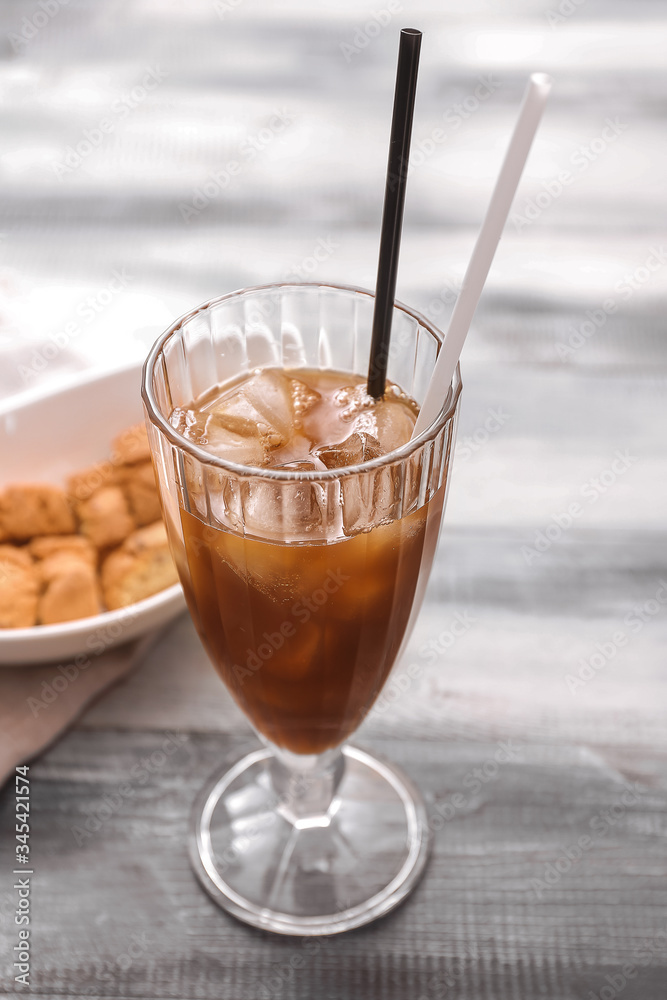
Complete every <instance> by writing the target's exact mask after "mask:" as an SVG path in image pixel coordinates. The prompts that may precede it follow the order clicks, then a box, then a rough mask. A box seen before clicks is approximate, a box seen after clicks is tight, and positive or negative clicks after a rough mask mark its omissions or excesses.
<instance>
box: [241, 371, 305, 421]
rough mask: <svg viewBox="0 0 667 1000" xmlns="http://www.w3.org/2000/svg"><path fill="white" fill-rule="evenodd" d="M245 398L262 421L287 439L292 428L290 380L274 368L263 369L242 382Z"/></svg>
mask: <svg viewBox="0 0 667 1000" xmlns="http://www.w3.org/2000/svg"><path fill="white" fill-rule="evenodd" d="M241 388H242V391H243V394H244V396H245V398H246V399H247V400H248V401H249V402H250V403H251V404H252V406H253V407H254V408H255V410H257V411H258V413H260V414H261V416H262V418H263V419H264V421H265V422H266V423H267V424H268V425H269V426H271V427H272V428H274V429H275V430H276V431H277V432H278V433H279V434H280V435H281V437H283V438H288V437H289V436H290V435H291V433H292V431H293V426H294V415H293V413H292V393H291V389H290V379H289V378H288V377H287V376H286V375H285V374H284V373H283V372H281V371H278V370H277V369H275V368H264V369H260V370H259V371H257V372H255V374H254V375H253V376H252V377H251V378H249V379H248V381H247V382H244V383H243V385H242V387H241Z"/></svg>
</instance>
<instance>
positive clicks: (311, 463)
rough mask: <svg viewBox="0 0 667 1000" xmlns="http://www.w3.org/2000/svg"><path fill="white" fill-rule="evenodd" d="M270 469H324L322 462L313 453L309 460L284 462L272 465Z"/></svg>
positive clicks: (319, 470) (318, 470)
mask: <svg viewBox="0 0 667 1000" xmlns="http://www.w3.org/2000/svg"><path fill="white" fill-rule="evenodd" d="M271 468H272V469H287V470H288V471H291V472H322V471H323V470H324V469H326V465H325V464H324V462H321V461H320V459H318V458H316V457H315V456H314V455H313V456H312V459H311V460H303V461H300V462H285V464H284V465H272V466H271Z"/></svg>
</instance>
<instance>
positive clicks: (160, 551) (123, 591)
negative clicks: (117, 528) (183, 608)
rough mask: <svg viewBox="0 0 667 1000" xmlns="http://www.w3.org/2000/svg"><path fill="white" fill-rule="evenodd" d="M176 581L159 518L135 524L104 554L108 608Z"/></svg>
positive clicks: (139, 598) (168, 585)
mask: <svg viewBox="0 0 667 1000" xmlns="http://www.w3.org/2000/svg"><path fill="white" fill-rule="evenodd" d="M177 582H178V574H177V572H176V567H175V566H174V563H173V562H172V558H171V555H170V554H169V544H168V542H167V532H166V530H165V527H164V524H163V523H162V521H156V522H155V524H149V525H148V526H147V527H145V528H139V530H138V531H135V532H133V533H132V534H131V535H130V537H129V538H127V539H126V540H125V542H124V543H123V544H122V545H121V546H120V548H119V549H116V551H115V552H112V553H111V554H110V555H109V556H107V558H106V560H105V561H104V564H103V566H102V590H103V592H104V601H105V603H106V606H107V607H108V608H109V610H110V611H113V610H115V609H116V608H124V607H126V606H127V605H128V604H134V602H135V601H141V600H143V598H144V597H150V595H151V594H157V592H158V591H160V590H164V588H165V587H170V586H171V585H172V583H177Z"/></svg>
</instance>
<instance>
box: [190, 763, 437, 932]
mask: <svg viewBox="0 0 667 1000" xmlns="http://www.w3.org/2000/svg"><path fill="white" fill-rule="evenodd" d="M342 756H343V759H344V768H343V769H342V777H341V778H340V781H339V783H338V784H337V789H336V791H335V794H334V796H333V798H332V799H331V802H330V804H329V807H328V809H326V811H325V812H323V813H320V814H316V815H312V816H307V817H305V818H298V816H295V815H294V812H293V811H292V810H291V809H290V808H289V802H288V801H286V797H285V796H284V795H283V796H279V795H278V794H277V793H276V790H275V783H274V782H273V781H272V765H273V764H274V763H275V761H274V757H273V754H272V753H271V751H270V750H268V749H262V750H257V751H255V752H254V753H251V754H248V756H247V757H244V758H243V760H241V761H239V763H238V764H236V765H235V766H234V767H232V768H231V770H229V771H227V772H225V773H224V774H222V775H220V774H218V775H216V776H215V777H214V778H213V779H212V780H211V781H210V782H209V783H208V784H207V785H206V787H205V788H204V789H203V791H202V792H201V794H200V796H199V798H198V800H197V802H196V803H195V809H194V813H193V824H192V835H191V837H190V855H191V858H192V864H193V866H194V869H195V872H196V874H197V877H198V878H199V881H200V882H201V884H202V885H203V887H204V888H205V889H206V891H207V892H208V893H209V895H210V896H211V897H212V898H213V899H214V900H215V902H216V903H217V904H218V905H219V906H222V907H223V908H224V909H225V910H228V911H229V912H230V913H232V914H233V915H234V916H235V917H238V918H239V920H244V921H245V922H246V923H248V924H252V925H253V926H255V927H261V928H262V929H264V930H270V931H275V932H277V933H279V934H295V935H317V934H336V933H339V932H340V931H346V930H349V929H351V928H352V927H360V926H361V925H362V924H366V923H369V922H370V921H371V920H375V919H376V918H377V917H379V916H382V914H384V913H387V912H388V911H389V910H391V909H393V908H394V907H395V906H397V905H398V904H399V903H400V902H401V901H402V900H403V899H405V897H406V896H407V895H408V893H409V892H410V891H411V890H412V889H413V888H414V887H415V885H416V883H417V882H418V880H419V878H420V876H421V875H422V873H423V871H424V867H425V865H426V861H427V858H428V854H429V849H430V832H429V828H428V822H427V816H426V809H425V806H424V802H423V799H422V797H421V795H420V793H419V791H418V790H417V789H416V788H415V786H414V785H413V784H412V782H411V781H410V780H409V779H408V778H407V777H406V776H405V775H404V774H403V773H402V772H401V771H400V770H399V769H398V768H397V767H395V766H394V765H393V764H387V763H385V762H384V761H380V760H377V759H376V758H375V757H373V756H371V755H370V754H369V753H366V752H365V751H363V750H359V749H358V748H356V747H352V746H345V747H343V749H342Z"/></svg>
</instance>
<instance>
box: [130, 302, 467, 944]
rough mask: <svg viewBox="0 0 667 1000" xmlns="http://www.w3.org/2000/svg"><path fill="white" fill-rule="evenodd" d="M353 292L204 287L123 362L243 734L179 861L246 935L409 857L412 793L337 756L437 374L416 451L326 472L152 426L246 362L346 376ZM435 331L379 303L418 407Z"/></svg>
mask: <svg viewBox="0 0 667 1000" xmlns="http://www.w3.org/2000/svg"><path fill="white" fill-rule="evenodd" d="M373 302H374V299H373V295H372V293H370V292H367V291H364V290H363V289H359V288H353V287H348V286H333V285H319V284H279V285H267V286H263V287H257V288H248V289H244V290H242V291H239V292H233V293H231V294H230V295H225V296H222V297H220V298H218V299H214V300H212V301H211V302H208V303H206V304H204V305H203V306H201V307H199V308H198V309H195V310H193V311H192V312H190V313H188V314H187V315H186V316H184V317H182V318H181V319H180V320H178V321H177V322H176V323H174V324H173V326H171V327H170V328H169V329H168V330H167V331H166V332H165V333H164V334H163V335H162V337H160V339H159V340H158V341H157V343H156V344H155V345H154V347H153V349H152V351H151V353H150V355H149V357H148V359H147V361H146V365H145V367H144V375H143V386H142V396H143V400H144V405H145V410H146V416H147V424H148V432H149V438H150V444H151V452H152V455H153V461H154V465H155V469H156V473H157V476H158V480H159V484H160V494H161V498H162V505H163V510H164V516H165V521H166V524H167V531H168V534H169V540H170V544H171V548H172V553H173V556H174V559H175V561H176V565H177V567H178V570H179V573H180V577H181V581H182V583H183V588H184V590H185V594H186V597H187V601H188V606H189V609H190V612H191V614H192V618H193V620H194V623H195V626H196V628H197V631H198V633H199V636H200V638H201V640H202V642H203V644H204V646H205V648H206V650H207V652H208V654H209V656H210V657H211V660H212V661H213V664H214V666H215V667H216V669H217V670H218V672H219V673H220V675H221V677H222V679H223V681H224V682H225V684H226V685H227V687H228V689H229V691H230V692H231V694H232V696H233V697H234V699H235V700H236V702H237V704H238V705H239V706H240V707H241V709H242V710H243V711H244V712H245V714H246V716H247V717H248V719H249V720H250V722H251V723H252V725H253V726H254V728H255V730H256V731H257V733H258V734H259V735H260V737H261V738H262V740H263V742H264V747H263V748H262V749H259V750H256V751H255V752H253V753H251V754H249V755H248V756H246V757H245V758H244V759H243V760H241V761H240V762H239V763H238V764H236V765H235V766H234V767H233V768H232V769H231V770H229V771H226V772H224V773H218V774H216V775H215V776H214V777H213V778H212V779H211V780H210V781H209V783H208V784H207V785H206V787H205V788H204V790H203V792H202V794H201V796H200V798H199V800H198V802H197V804H196V806H195V811H194V817H193V830H192V837H191V856H192V861H193V865H194V868H195V871H196V873H197V875H198V877H199V879H200V881H201V882H202V884H203V886H204V888H205V889H206V890H207V891H208V892H209V893H210V895H211V896H212V897H213V899H215V900H216V902H218V903H219V905H221V906H223V907H224V908H225V909H227V910H229V911H230V912H231V913H233V914H234V915H235V916H237V917H239V918H240V919H242V920H245V921H246V922H248V923H250V924H254V925H255V926H258V927H262V928H265V929H268V930H273V931H278V932H281V933H285V934H299V935H305V934H331V933H335V932H337V931H343V930H347V929H348V928H351V927H357V926H359V925H361V924H364V923H366V922H368V921H370V920H373V919H375V918H376V917H378V916H380V915H381V914H383V913H386V912H387V911H388V910H390V909H391V908H393V907H394V906H396V905H397V904H398V903H399V902H400V901H401V900H402V899H404V898H405V896H406V895H407V894H408V892H410V890H411V889H412V888H413V887H414V885H415V884H416V882H417V880H418V878H419V876H420V875H421V873H422V872H423V869H424V865H425V863H426V860H427V857H428V850H429V830H428V823H427V818H426V812H425V808H424V804H423V800H422V798H421V795H420V793H419V792H418V790H417V789H416V788H415V787H414V785H413V784H412V783H411V781H410V780H409V779H408V778H407V777H406V775H404V774H403V773H402V772H401V771H400V770H399V769H398V768H397V767H396V766H395V765H393V764H390V763H388V762H387V761H384V760H380V759H378V758H376V757H374V756H372V755H371V754H369V753H368V752H367V751H365V750H361V749H359V748H358V747H354V746H351V745H349V744H346V743H345V740H346V739H347V738H348V737H349V736H350V735H351V734H352V733H353V732H354V731H355V730H356V729H357V727H358V726H359V724H360V723H361V721H362V720H363V718H364V717H365V715H366V714H367V713H368V711H369V710H370V708H371V706H372V705H373V702H374V701H375V699H376V698H377V696H378V694H379V693H380V690H381V688H382V686H383V684H384V682H385V680H386V679H387V676H388V674H389V672H390V670H391V668H392V666H393V665H394V662H395V661H396V659H397V657H398V655H399V653H400V649H401V647H402V645H403V643H404V642H405V641H406V639H407V637H408V635H409V633H410V629H411V627H412V625H413V623H414V620H415V617H416V615H417V613H418V611H419V606H420V604H421V599H422V597H423V593H424V589H425V587H426V583H427V579H428V574H429V571H430V568H431V563H432V561H433V555H434V552H435V547H436V543H437V538H438V531H439V527H440V522H441V519H442V513H443V509H444V505H445V500H446V495H447V487H448V478H449V476H448V474H449V467H450V458H451V453H452V448H453V443H454V436H455V432H456V420H457V413H458V403H459V397H460V393H461V381H460V375H459V373H458V371H457V373H456V376H455V378H454V381H453V384H452V386H451V389H450V392H449V396H448V398H447V399H446V400H443V407H442V410H441V411H440V413H439V414H438V417H437V418H436V420H435V421H434V422H433V423H432V425H431V426H430V427H429V428H428V429H427V430H426V431H425V432H424V433H423V434H421V435H420V436H419V437H418V438H417V439H416V440H414V441H410V442H408V443H407V444H405V445H403V446H402V447H401V448H399V449H397V450H396V451H394V452H392V453H390V454H388V455H385V456H382V457H380V458H377V459H374V460H372V461H369V462H365V463H363V464H361V465H354V466H348V467H345V468H340V469H331V470H328V471H323V472H320V471H313V472H299V471H293V470H285V469H266V468H261V469H260V468H250V467H247V466H243V465H238V464H236V463H235V462H233V461H231V460H227V459H224V458H219V457H216V456H214V455H212V454H211V453H208V452H207V451H205V450H204V449H202V448H201V447H199V446H197V445H196V444H194V443H193V442H192V441H189V440H187V439H186V438H184V437H183V436H181V435H180V434H179V433H177V431H176V430H175V429H174V428H173V427H172V425H171V424H170V422H169V417H170V414H171V413H172V411H173V410H174V408H177V407H186V406H187V405H188V404H190V403H191V401H192V400H194V399H195V398H196V397H198V396H199V395H200V394H201V393H203V392H204V391H206V390H208V389H210V388H212V387H213V386H215V385H217V384H219V383H222V382H225V381H227V380H229V379H231V378H234V377H238V376H239V375H240V374H242V373H244V372H251V371H253V370H255V369H257V368H265V367H282V368H289V369H294V368H310V369H313V368H315V369H318V368H322V369H335V370H338V371H343V372H354V373H357V374H364V373H365V370H366V368H367V366H368V357H369V350H370V331H371V319H372V313H373ZM441 342H442V334H441V333H440V332H439V331H438V330H437V329H436V328H435V327H433V326H432V325H431V324H430V323H429V322H427V321H426V320H425V319H424V318H423V317H421V316H420V315H419V314H418V313H415V312H413V311H412V310H410V309H407V308H406V307H405V306H402V305H398V304H397V305H396V306H395V308H394V314H393V329H392V339H391V347H390V350H389V359H388V377H389V379H390V380H391V381H392V382H394V383H396V384H397V385H399V386H400V387H401V388H402V389H403V390H405V392H407V393H408V394H409V395H410V396H412V398H413V399H415V400H416V401H417V403H421V401H422V400H423V398H424V395H425V392H426V388H427V385H428V382H429V378H430V376H431V373H432V371H433V365H434V362H435V359H436V357H437V354H438V350H439V348H440V344H441Z"/></svg>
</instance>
